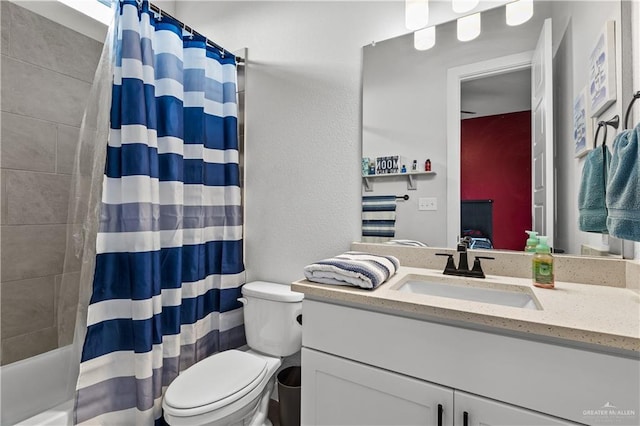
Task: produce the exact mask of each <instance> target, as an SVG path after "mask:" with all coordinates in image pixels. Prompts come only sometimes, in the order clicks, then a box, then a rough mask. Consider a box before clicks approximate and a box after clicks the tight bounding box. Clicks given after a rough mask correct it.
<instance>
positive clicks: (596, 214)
mask: <svg viewBox="0 0 640 426" xmlns="http://www.w3.org/2000/svg"><path fill="white" fill-rule="evenodd" d="M609 164H611V154H610V153H609V149H608V148H607V147H606V146H599V147H597V148H595V149H593V150H592V151H591V152H589V154H587V158H586V159H585V162H584V167H583V168H582V180H581V181H580V191H579V192H578V211H579V215H578V228H579V229H580V230H581V231H585V232H597V233H600V234H606V233H607V207H606V203H605V189H606V186H605V185H606V182H607V169H608V168H609Z"/></svg>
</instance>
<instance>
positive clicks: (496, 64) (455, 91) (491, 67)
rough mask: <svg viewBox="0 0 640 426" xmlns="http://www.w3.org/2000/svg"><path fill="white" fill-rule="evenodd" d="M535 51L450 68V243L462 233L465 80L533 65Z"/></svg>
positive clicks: (448, 85)
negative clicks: (462, 91)
mask: <svg viewBox="0 0 640 426" xmlns="http://www.w3.org/2000/svg"><path fill="white" fill-rule="evenodd" d="M532 59H533V51H532V50H531V51H527V52H522V53H516V54H514V55H508V56H502V57H500V58H495V59H490V60H487V61H481V62H476V63H473V64H468V65H462V66H459V67H454V68H449V70H448V71H447V244H446V247H455V245H456V243H457V241H458V236H459V235H460V85H461V83H462V82H463V81H468V80H476V79H478V78H483V77H489V76H493V75H499V74H505V73H508V72H512V71H519V70H522V69H527V68H531V62H532Z"/></svg>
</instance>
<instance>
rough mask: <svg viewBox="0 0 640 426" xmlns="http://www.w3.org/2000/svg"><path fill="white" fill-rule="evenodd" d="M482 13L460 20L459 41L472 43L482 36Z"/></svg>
mask: <svg viewBox="0 0 640 426" xmlns="http://www.w3.org/2000/svg"><path fill="white" fill-rule="evenodd" d="M480 26H481V25H480V12H478V13H474V14H473V15H468V16H463V17H462V18H458V40H460V41H471V40H473V39H474V38H476V37H478V36H479V35H480Z"/></svg>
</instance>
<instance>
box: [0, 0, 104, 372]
mask: <svg viewBox="0 0 640 426" xmlns="http://www.w3.org/2000/svg"><path fill="white" fill-rule="evenodd" d="M0 3H1V7H2V10H1V13H2V25H1V30H2V31H1V32H2V46H1V55H2V56H1V58H0V59H1V63H2V81H1V87H2V98H1V101H2V104H1V110H2V132H1V136H2V140H1V155H2V157H1V167H2V176H1V179H2V180H1V181H0V190H1V206H2V209H1V225H2V226H1V232H2V234H1V240H2V242H1V247H0V249H1V255H0V256H1V262H2V273H1V276H0V281H1V284H0V286H1V299H2V304H1V315H0V320H1V322H0V327H1V330H0V333H1V337H2V350H1V356H2V359H1V361H2V364H8V363H11V362H14V361H17V360H20V359H24V358H28V357H31V356H33V355H36V354H39V353H42V352H45V351H48V350H51V349H54V348H56V347H57V346H58V339H59V337H61V340H62V341H63V342H64V341H68V340H70V337H71V336H58V330H57V327H56V324H57V318H56V315H57V303H58V296H60V297H66V296H65V295H64V294H62V295H58V289H59V288H60V281H61V274H62V271H63V263H64V252H65V238H66V222H67V209H68V206H67V204H68V198H69V186H70V182H71V176H70V173H71V172H72V167H73V160H74V151H75V146H76V143H77V139H78V134H79V130H80V124H81V120H82V115H83V111H84V107H85V102H86V99H87V97H88V94H89V90H90V88H91V82H92V81H93V75H94V72H95V69H96V66H97V64H98V60H99V57H100V52H101V51H102V44H101V43H99V42H97V41H95V40H93V39H91V38H88V37H86V36H84V35H82V34H79V33H77V32H75V31H72V30H70V29H68V28H66V27H64V26H62V25H59V24H57V23H55V22H52V21H50V20H48V19H45V18H43V17H41V16H40V15H37V14H34V13H32V12H30V11H28V10H26V9H24V8H22V7H19V6H17V5H15V4H12V3H10V2H7V1H1V2H0ZM67 266H68V270H77V269H78V265H74V264H69V265H67ZM71 297H73V295H71Z"/></svg>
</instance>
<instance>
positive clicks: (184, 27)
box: [149, 2, 244, 65]
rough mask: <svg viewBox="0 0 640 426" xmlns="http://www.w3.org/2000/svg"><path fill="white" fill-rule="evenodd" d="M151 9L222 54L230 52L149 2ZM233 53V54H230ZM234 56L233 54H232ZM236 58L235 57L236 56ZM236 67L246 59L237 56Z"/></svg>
mask: <svg viewBox="0 0 640 426" xmlns="http://www.w3.org/2000/svg"><path fill="white" fill-rule="evenodd" d="M149 9H151V10H152V11H154V12H156V13H159V14H160V15H162V16H165V17H167V18H170V19H173V20H174V21H176V22H178V23H179V24H180V26H181V27H182V29H183V30H186V31H188V32H190V33H191V34H193V35H197V36H200V37H203V38H204V39H205V40H206V41H207V44H208V45H209V46H211V47H215V48H216V49H218V50H219V51H220V52H222V53H224V52H229V51H228V50H226V49H225V48H224V47H222V46H220V45H219V44H216V43H214V42H213V41H211V40H209V38H207V37H205V36H203V35H202V34H200V33H199V32H197V31H196V30H194V29H193V28H191V27H190V26H188V25H187V24H185V23H184V22H182V21H181V20H179V19H178V18H176V17H175V16H172V15H170V14H169V13H167V12H165V11H164V10H162V9H160V8H159V7H158V6H156V5H155V4H153V3H151V2H149ZM229 53H231V52H229ZM232 55H233V54H232ZM234 56H235V55H234ZM236 65H244V58H242V57H240V56H236Z"/></svg>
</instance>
